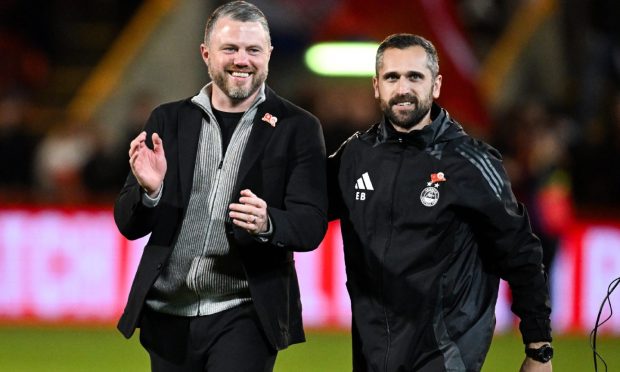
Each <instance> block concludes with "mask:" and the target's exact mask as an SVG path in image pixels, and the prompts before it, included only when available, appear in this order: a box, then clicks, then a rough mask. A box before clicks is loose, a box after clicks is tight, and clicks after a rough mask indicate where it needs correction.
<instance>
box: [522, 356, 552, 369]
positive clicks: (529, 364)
mask: <svg viewBox="0 0 620 372" xmlns="http://www.w3.org/2000/svg"><path fill="white" fill-rule="evenodd" d="M552 371H553V368H552V366H551V361H548V362H547V363H541V362H537V361H535V360H534V359H532V358H530V357H525V360H524V361H523V364H521V369H520V370H519V372H552Z"/></svg>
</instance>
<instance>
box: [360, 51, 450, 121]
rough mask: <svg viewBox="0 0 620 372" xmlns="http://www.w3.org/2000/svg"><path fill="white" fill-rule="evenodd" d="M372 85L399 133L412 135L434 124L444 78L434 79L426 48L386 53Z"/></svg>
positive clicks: (384, 111) (383, 109) (376, 96)
mask: <svg viewBox="0 0 620 372" xmlns="http://www.w3.org/2000/svg"><path fill="white" fill-rule="evenodd" d="M372 82H373V87H374V90H375V98H377V99H378V100H379V103H380V105H381V110H382V111H383V113H384V114H385V115H386V117H387V118H388V120H389V121H390V122H391V123H392V125H393V126H394V128H395V129H396V130H397V131H401V132H409V131H411V130H414V129H421V128H423V127H424V126H426V125H428V124H430V122H431V119H430V109H431V106H432V103H433V100H434V99H437V98H439V92H440V90H441V75H438V76H437V77H435V78H433V74H432V72H431V70H430V69H429V68H428V63H427V55H426V51H425V50H424V48H422V47H420V46H411V47H407V48H405V49H398V48H388V49H386V50H385V52H384V54H383V58H382V61H381V63H380V65H379V66H378V69H377V76H375V77H374V78H373V81H372Z"/></svg>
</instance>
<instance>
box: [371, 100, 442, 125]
mask: <svg viewBox="0 0 620 372" xmlns="http://www.w3.org/2000/svg"><path fill="white" fill-rule="evenodd" d="M400 102H411V103H413V104H414V105H415V109H414V110H412V111H410V112H409V113H407V114H405V115H397V114H396V112H395V111H394V110H393V109H392V107H393V106H395V105H397V104H398V103H400ZM432 105H433V97H432V93H431V94H429V96H428V99H427V100H423V101H420V100H419V99H418V98H417V97H416V96H413V95H410V94H405V95H402V96H397V97H394V98H392V99H390V100H389V101H388V102H385V101H384V100H381V110H383V113H384V114H385V116H386V117H387V118H388V120H389V121H390V122H391V123H392V124H393V125H396V126H398V127H400V128H403V129H406V130H409V129H411V128H413V127H415V126H416V125H418V124H419V123H420V122H421V121H422V119H424V117H425V116H426V114H428V112H429V111H430V110H431V106H432Z"/></svg>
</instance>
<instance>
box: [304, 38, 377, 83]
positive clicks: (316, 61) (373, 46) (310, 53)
mask: <svg viewBox="0 0 620 372" xmlns="http://www.w3.org/2000/svg"><path fill="white" fill-rule="evenodd" d="M378 47H379V44H377V43H371V42H344V41H342V42H329V43H319V44H315V45H313V46H311V47H310V48H308V50H307V51H306V55H305V57H304V59H305V62H306V66H308V68H309V69H310V70H311V71H312V72H314V73H316V74H318V75H326V76H360V77H369V76H374V75H375V54H376V53H377V48H378Z"/></svg>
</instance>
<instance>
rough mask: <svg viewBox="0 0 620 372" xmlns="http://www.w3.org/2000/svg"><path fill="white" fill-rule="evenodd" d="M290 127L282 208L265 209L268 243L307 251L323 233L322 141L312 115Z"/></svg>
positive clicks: (324, 193)
mask: <svg viewBox="0 0 620 372" xmlns="http://www.w3.org/2000/svg"><path fill="white" fill-rule="evenodd" d="M294 127H295V129H293V130H294V133H293V135H292V136H291V141H292V142H291V143H290V144H289V145H290V146H289V149H291V150H290V153H289V158H288V159H287V162H288V166H287V168H288V169H287V177H286V185H285V189H284V202H283V206H282V208H276V207H273V206H270V207H268V213H269V216H270V217H271V220H272V222H273V225H274V232H273V236H272V237H271V242H272V243H273V244H275V245H276V246H277V247H280V248H285V249H287V250H291V251H309V250H313V249H315V248H316V247H318V246H319V244H320V243H321V241H322V240H323V236H324V235H325V232H326V231H327V217H326V214H327V186H326V174H325V173H326V171H325V142H324V140H323V134H322V131H321V126H320V124H319V121H318V119H316V118H315V117H313V116H309V115H308V116H305V117H303V118H300V120H299V121H298V122H297V123H294Z"/></svg>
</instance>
